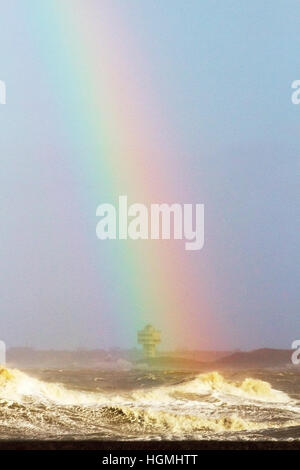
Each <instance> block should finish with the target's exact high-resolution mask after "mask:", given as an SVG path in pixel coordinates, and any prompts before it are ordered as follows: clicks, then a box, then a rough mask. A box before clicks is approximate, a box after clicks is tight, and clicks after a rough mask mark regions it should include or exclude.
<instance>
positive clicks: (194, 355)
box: [7, 348, 292, 370]
mask: <svg viewBox="0 0 300 470" xmlns="http://www.w3.org/2000/svg"><path fill="white" fill-rule="evenodd" d="M291 354H292V351H291V350H289V349H270V348H263V349H256V350H253V351H248V352H242V351H236V352H232V351H231V352H230V351H175V352H170V353H160V354H159V356H158V357H156V358H152V359H145V358H143V357H142V353H141V351H140V350H138V349H135V348H134V349H131V350H121V349H112V350H109V351H105V350H100V349H99V350H77V351H55V350H47V351H46V350H45V351H40V350H34V349H31V348H11V349H9V350H8V352H7V364H8V366H9V367H17V368H26V369H30V368H33V369H34V368H49V369H84V368H90V369H93V368H95V369H102V370H110V369H114V370H130V369H135V368H139V369H144V368H145V369H147V368H148V369H177V370H180V369H183V370H186V369H189V370H208V369H210V370H212V369H224V368H266V367H272V368H273V367H275V368H283V367H288V366H292V363H291Z"/></svg>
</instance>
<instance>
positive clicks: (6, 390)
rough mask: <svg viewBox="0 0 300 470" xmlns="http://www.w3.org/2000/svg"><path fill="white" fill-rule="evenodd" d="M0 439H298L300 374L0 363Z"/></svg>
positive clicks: (293, 371) (299, 426) (294, 371)
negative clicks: (32, 367) (28, 367)
mask: <svg viewBox="0 0 300 470" xmlns="http://www.w3.org/2000/svg"><path fill="white" fill-rule="evenodd" d="M0 438H1V439H100V440H103V439H114V440H124V439H126V440H128V439H129V440H135V439H143V440H149V439H221V440H224V439H226V440H228V439H234V440H236V439H239V440H245V439H246V440H247V439H250V440H257V439H259V440H261V439H263V440H265V439H269V440H270V439H271V440H294V439H296V440H300V374H299V372H298V371H297V370H285V371H270V370H268V371H267V370H251V371H238V372H237V371H235V372H228V371H227V372H224V373H222V375H221V373H219V372H209V373H206V372H205V373H201V374H199V373H194V374H193V373H191V372H174V371H159V372H145V371H127V372H124V371H104V372H101V371H94V370H93V371H91V370H81V371H58V370H44V371H31V372H30V373H25V372H22V371H19V370H17V369H1V370H0Z"/></svg>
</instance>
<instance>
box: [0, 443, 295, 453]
mask: <svg viewBox="0 0 300 470" xmlns="http://www.w3.org/2000/svg"><path fill="white" fill-rule="evenodd" d="M2 450H20V451H23V450H38V451H40V450H46V451H49V450H59V451H60V450H64V451H68V450H71V451H74V450H78V451H82V450H83V451H85V450H92V451H108V452H109V451H119V450H122V451H135V450H141V451H142V450H151V451H169V450H170V451H184V450H199V451H205V450H208V451H212V450H213V451H217V450H229V451H231V450H242V451H245V450H247V451H248V450H254V451H257V450H298V451H299V450H300V441H276V442H274V441H85V440H84V441H79V440H78V441H77V440H76V441H51V440H49V441H37V440H34V441H24V440H21V441H0V451H2Z"/></svg>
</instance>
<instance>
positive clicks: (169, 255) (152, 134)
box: [26, 0, 216, 347]
mask: <svg viewBox="0 0 300 470" xmlns="http://www.w3.org/2000/svg"><path fill="white" fill-rule="evenodd" d="M112 3H113V2H96V1H87V2H85V1H76V0H75V1H74V0H72V1H70V0H64V1H58V0H56V1H55V0H54V1H51V2H31V3H30V5H31V7H30V14H29V15H28V11H27V15H26V17H28V16H30V20H29V23H28V30H30V35H31V36H32V47H33V48H34V49H35V55H36V58H37V59H36V60H38V61H39V63H40V66H41V67H42V68H43V70H44V74H45V80H46V81H47V84H46V86H47V87H48V89H49V90H50V94H51V97H52V99H53V103H52V106H53V110H54V111H53V112H54V115H55V119H56V124H57V140H58V142H59V144H56V148H59V149H60V152H61V160H62V165H63V166H64V169H65V171H70V172H71V173H72V178H73V181H74V188H75V189H74V191H75V192H76V194H77V197H78V199H79V200H80V204H81V209H82V214H83V218H84V219H85V220H86V215H85V214H89V215H88V224H89V227H88V228H89V230H90V238H92V237H94V238H95V244H96V246H97V248H96V251H95V244H94V240H93V244H92V246H91V247H87V250H89V253H87V256H89V257H90V259H91V263H94V262H95V261H94V260H95V259H96V260H97V261H96V263H97V266H98V268H97V273H96V276H97V283H98V285H99V289H100V290H101V289H103V295H104V293H105V289H106V282H105V278H106V276H110V277H112V278H113V279H114V285H115V289H114V291H113V292H111V293H110V294H109V300H110V302H112V303H113V307H114V308H113V311H114V314H113V315H112V316H110V317H109V318H106V315H105V306H104V307H103V311H102V312H101V311H100V312H99V324H98V325H93V328H99V330H100V329H101V331H104V332H107V334H108V333H109V331H110V330H111V329H116V330H117V331H118V334H117V336H116V337H115V341H116V342H117V341H120V344H122V341H124V338H123V336H124V335H127V336H129V337H130V338H131V339H132V341H131V343H132V344H133V343H134V341H135V339H134V336H135V332H136V329H137V328H140V327H143V326H144V325H145V323H148V322H151V323H153V324H154V325H155V326H156V327H158V328H161V329H162V330H163V331H164V332H166V333H165V334H164V337H165V340H166V342H165V344H166V345H167V346H173V345H174V346H175V345H176V346H187V345H189V346H196V345H198V346H199V347H201V345H203V344H205V346H206V347H207V346H209V341H207V338H208V337H209V335H212V334H213V331H214V328H215V325H214V324H213V323H212V309H211V307H210V305H209V301H208V298H207V295H206V290H205V279H203V278H202V279H201V278H199V271H198V263H201V256H202V255H201V252H200V253H197V254H195V253H187V252H185V251H184V250H183V249H182V247H181V246H179V244H180V243H181V242H180V241H138V242H137V241H135V242H133V241H125V242H124V241H113V242H110V241H107V242H106V241H105V242H100V243H99V241H98V242H97V241H96V236H95V226H96V217H95V210H96V207H97V205H98V204H99V203H103V202H111V203H116V201H117V199H118V197H119V195H121V194H126V195H128V199H129V201H131V202H134V201H139V202H143V203H145V204H150V203H154V202H167V203H172V202H190V201H178V200H176V199H178V192H177V189H176V188H175V187H174V185H173V183H172V181H173V179H174V175H175V174H178V173H180V172H181V171H182V168H181V166H180V165H181V164H182V166H183V165H184V162H182V163H180V160H179V159H178V158H177V159H176V164H175V163H174V159H173V156H174V155H175V152H174V154H173V153H172V149H170V148H169V145H166V142H165V139H164V138H163V135H162V130H161V126H162V125H164V124H165V125H167V124H166V123H163V118H161V117H160V109H161V104H160V99H159V97H158V96H156V94H155V84H151V83H149V80H148V78H147V72H146V70H147V58H145V57H144V56H143V53H142V49H141V48H139V47H138V41H137V40H136V38H134V37H132V36H131V30H130V21H129V19H128V18H126V16H125V17H124V15H122V12H121V11H118V10H117V9H116V8H114V7H113V5H112ZM26 8H28V3H26ZM128 23H129V24H128ZM49 158H51V149H50V150H49ZM178 161H179V163H178ZM198 202H205V201H198ZM87 245H88V243H87ZM105 295H108V294H107V292H106V293H105ZM130 335H132V336H130ZM204 339H205V341H204ZM215 342H216V341H215V338H212V344H215Z"/></svg>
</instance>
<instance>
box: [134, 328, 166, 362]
mask: <svg viewBox="0 0 300 470" xmlns="http://www.w3.org/2000/svg"><path fill="white" fill-rule="evenodd" d="M137 336H138V343H139V344H141V345H142V346H143V349H144V355H145V357H147V358H150V357H155V355H156V346H157V345H158V344H159V343H160V342H161V337H160V331H159V330H156V329H155V328H154V327H153V326H152V325H147V326H145V328H144V329H143V330H141V331H138V335H137Z"/></svg>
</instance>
